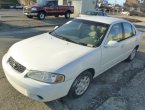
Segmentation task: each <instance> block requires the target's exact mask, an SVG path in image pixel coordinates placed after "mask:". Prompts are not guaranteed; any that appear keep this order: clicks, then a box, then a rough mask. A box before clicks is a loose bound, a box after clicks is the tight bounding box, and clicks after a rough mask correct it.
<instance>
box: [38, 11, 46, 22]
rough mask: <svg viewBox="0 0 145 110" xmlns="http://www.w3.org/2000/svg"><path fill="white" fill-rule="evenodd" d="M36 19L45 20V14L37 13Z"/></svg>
mask: <svg viewBox="0 0 145 110" xmlns="http://www.w3.org/2000/svg"><path fill="white" fill-rule="evenodd" d="M38 19H39V20H44V19H45V13H44V12H39V13H38Z"/></svg>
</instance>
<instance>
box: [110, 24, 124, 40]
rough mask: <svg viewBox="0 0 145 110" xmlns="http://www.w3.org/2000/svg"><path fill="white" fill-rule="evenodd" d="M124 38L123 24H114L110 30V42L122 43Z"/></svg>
mask: <svg viewBox="0 0 145 110" xmlns="http://www.w3.org/2000/svg"><path fill="white" fill-rule="evenodd" d="M122 38H123V29H122V24H121V23H118V24H114V25H113V26H112V28H111V30H110V33H109V36H108V40H109V41H117V42H119V41H122Z"/></svg>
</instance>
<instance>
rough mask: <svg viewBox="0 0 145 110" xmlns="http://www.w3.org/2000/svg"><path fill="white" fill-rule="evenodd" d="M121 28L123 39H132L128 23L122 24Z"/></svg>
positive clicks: (130, 27)
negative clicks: (122, 29)
mask: <svg viewBox="0 0 145 110" xmlns="http://www.w3.org/2000/svg"><path fill="white" fill-rule="evenodd" d="M123 27H124V33H125V36H124V39H127V38H129V37H132V36H133V30H132V26H131V25H130V24H129V23H123Z"/></svg>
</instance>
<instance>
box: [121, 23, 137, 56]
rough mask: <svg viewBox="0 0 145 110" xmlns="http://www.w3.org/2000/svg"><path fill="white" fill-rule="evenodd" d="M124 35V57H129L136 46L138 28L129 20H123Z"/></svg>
mask: <svg viewBox="0 0 145 110" xmlns="http://www.w3.org/2000/svg"><path fill="white" fill-rule="evenodd" d="M122 24H123V29H124V36H123V39H122V41H123V45H122V48H124V57H125V58H126V57H128V56H129V55H130V53H131V52H132V50H133V49H134V48H135V46H136V40H137V37H136V30H135V28H134V27H133V26H132V25H131V24H130V23H128V22H123V23H122Z"/></svg>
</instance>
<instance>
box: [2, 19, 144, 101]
mask: <svg viewBox="0 0 145 110" xmlns="http://www.w3.org/2000/svg"><path fill="white" fill-rule="evenodd" d="M140 42H141V33H140V32H139V31H137V30H136V28H135V27H134V25H133V24H131V23H130V22H128V21H126V20H123V19H118V18H111V17H96V16H94V17H93V16H88V17H87V16H86V17H78V18H76V19H73V20H71V21H69V22H67V23H66V24H64V25H62V26H61V27H58V28H55V29H54V30H53V31H52V32H49V33H45V34H42V35H38V36H35V37H32V38H29V39H26V40H23V41H20V42H18V43H16V44H14V45H13V46H12V47H11V48H10V49H9V51H8V52H7V53H6V54H5V55H4V57H3V60H2V65H3V69H4V72H5V75H6V77H7V79H8V81H9V82H10V84H11V85H12V86H13V87H14V88H15V89H17V90H18V91H19V92H21V93H22V94H24V95H25V96H28V97H30V98H32V99H35V100H38V101H42V102H46V101H52V100H55V99H58V98H61V97H63V96H66V95H68V96H71V97H73V98H76V97H79V96H81V95H83V94H84V93H85V92H86V91H87V89H88V87H89V85H90V83H91V81H92V79H93V78H95V77H96V76H98V75H99V74H101V73H103V72H104V71H106V70H107V69H109V68H111V67H113V66H114V65H116V64H117V63H119V62H121V61H123V60H126V59H127V60H128V61H131V60H133V59H134V57H135V54H136V52H137V49H138V48H139V45H140Z"/></svg>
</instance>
